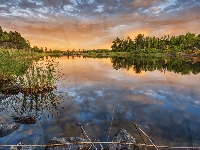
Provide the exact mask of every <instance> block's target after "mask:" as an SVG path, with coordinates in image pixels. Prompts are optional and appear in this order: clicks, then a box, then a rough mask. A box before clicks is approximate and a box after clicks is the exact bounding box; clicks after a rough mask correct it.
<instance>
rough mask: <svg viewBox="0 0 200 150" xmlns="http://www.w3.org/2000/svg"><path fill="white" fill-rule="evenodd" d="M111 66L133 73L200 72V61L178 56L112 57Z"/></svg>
mask: <svg viewBox="0 0 200 150" xmlns="http://www.w3.org/2000/svg"><path fill="white" fill-rule="evenodd" d="M111 63H112V64H113V68H114V69H116V70H118V69H127V70H130V69H133V70H134V71H135V73H138V74H139V73H141V72H142V71H154V70H159V71H161V72H164V73H165V71H170V72H174V73H180V74H182V75H186V74H190V73H192V74H198V73H199V72H200V61H197V62H192V61H188V60H182V59H178V58H157V57H139V56H138V57H131V56H130V57H112V58H111Z"/></svg>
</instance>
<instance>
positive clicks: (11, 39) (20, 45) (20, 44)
mask: <svg viewBox="0 0 200 150" xmlns="http://www.w3.org/2000/svg"><path fill="white" fill-rule="evenodd" d="M0 47H1V48H6V49H30V42H29V41H28V40H26V39H24V38H23V37H22V36H21V34H20V33H19V32H16V31H15V32H13V31H10V32H6V31H3V30H2V27H1V26H0Z"/></svg>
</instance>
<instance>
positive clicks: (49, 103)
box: [3, 91, 65, 119]
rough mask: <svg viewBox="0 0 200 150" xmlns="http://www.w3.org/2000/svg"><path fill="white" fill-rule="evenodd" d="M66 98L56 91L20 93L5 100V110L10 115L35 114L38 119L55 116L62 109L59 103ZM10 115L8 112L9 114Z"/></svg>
mask: <svg viewBox="0 0 200 150" xmlns="http://www.w3.org/2000/svg"><path fill="white" fill-rule="evenodd" d="M64 100H65V98H63V97H62V96H59V95H56V94H55V92H54V91H49V92H45V93H41V94H18V95H12V96H10V97H8V98H6V99H4V100H3V104H5V105H4V111H5V112H7V113H9V114H10V116H15V117H21V116H35V117H36V118H37V119H41V118H43V119H44V118H45V119H48V118H49V117H55V116H56V115H57V114H58V113H61V110H59V109H58V105H60V104H61V103H63V101H64ZM7 116H8V114H7Z"/></svg>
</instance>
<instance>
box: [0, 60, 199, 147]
mask: <svg viewBox="0 0 200 150" xmlns="http://www.w3.org/2000/svg"><path fill="white" fill-rule="evenodd" d="M45 59H46V58H45ZM45 59H44V60H40V62H43V61H45ZM55 61H57V62H59V65H58V67H57V68H56V70H57V74H55V75H56V76H55V77H57V78H58V80H57V81H56V86H57V90H54V91H53V92H50V93H47V94H44V95H39V96H38V95H37V96H35V95H23V94H18V95H14V96H11V97H9V98H7V99H5V100H3V101H2V102H1V103H2V104H1V105H2V106H1V108H0V119H1V120H0V122H1V123H8V122H12V117H11V116H20V115H21V116H24V115H33V116H36V118H37V119H38V122H37V123H36V124H31V125H21V126H20V129H18V130H17V131H16V132H13V133H11V134H9V135H7V136H5V137H2V138H0V144H17V143H19V142H23V143H25V144H44V143H47V142H48V141H49V140H50V139H51V138H53V137H70V136H79V137H83V135H82V131H81V128H80V126H79V123H78V122H80V123H81V125H82V126H83V128H84V130H85V131H86V133H87V135H88V136H89V137H90V139H91V140H92V141H94V140H95V139H96V138H98V139H99V140H100V141H103V142H106V141H111V140H112V137H113V135H114V134H115V133H116V132H117V131H118V130H119V129H120V128H123V129H125V130H127V132H129V133H130V134H132V135H134V136H135V137H137V138H138V141H141V139H139V138H140V137H139V135H138V133H137V131H136V130H135V127H134V125H133V122H134V123H136V124H137V125H138V126H139V127H140V128H141V129H142V130H143V131H144V132H145V133H146V134H147V135H148V136H150V137H152V138H153V141H154V143H155V144H156V145H157V146H159V145H168V146H200V117H199V114H200V84H199V80H200V73H199V72H200V64H199V62H195V63H193V62H188V61H176V60H175V59H173V60H165V59H162V60H157V59H154V60H152V61H151V60H150V61H147V60H146V59H145V60H142V61H141V60H140V59H131V58H127V59H126V58H101V59H99V58H95V59H94V58H82V57H81V58H79V57H73V58H72V57H60V58H55ZM143 136H144V135H143ZM144 137H145V136H144ZM146 140H147V139H146ZM141 142H142V141H141ZM5 149H6V148H5Z"/></svg>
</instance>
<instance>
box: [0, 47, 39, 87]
mask: <svg viewBox="0 0 200 150" xmlns="http://www.w3.org/2000/svg"><path fill="white" fill-rule="evenodd" d="M33 58H35V55H33V54H31V53H28V52H25V51H22V50H10V49H0V90H1V89H2V88H4V87H6V86H7V85H9V84H10V83H12V82H14V81H15V79H16V78H17V76H20V75H22V74H24V73H25V72H26V70H27V69H28V67H29V66H30V65H31V63H32V60H33Z"/></svg>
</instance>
